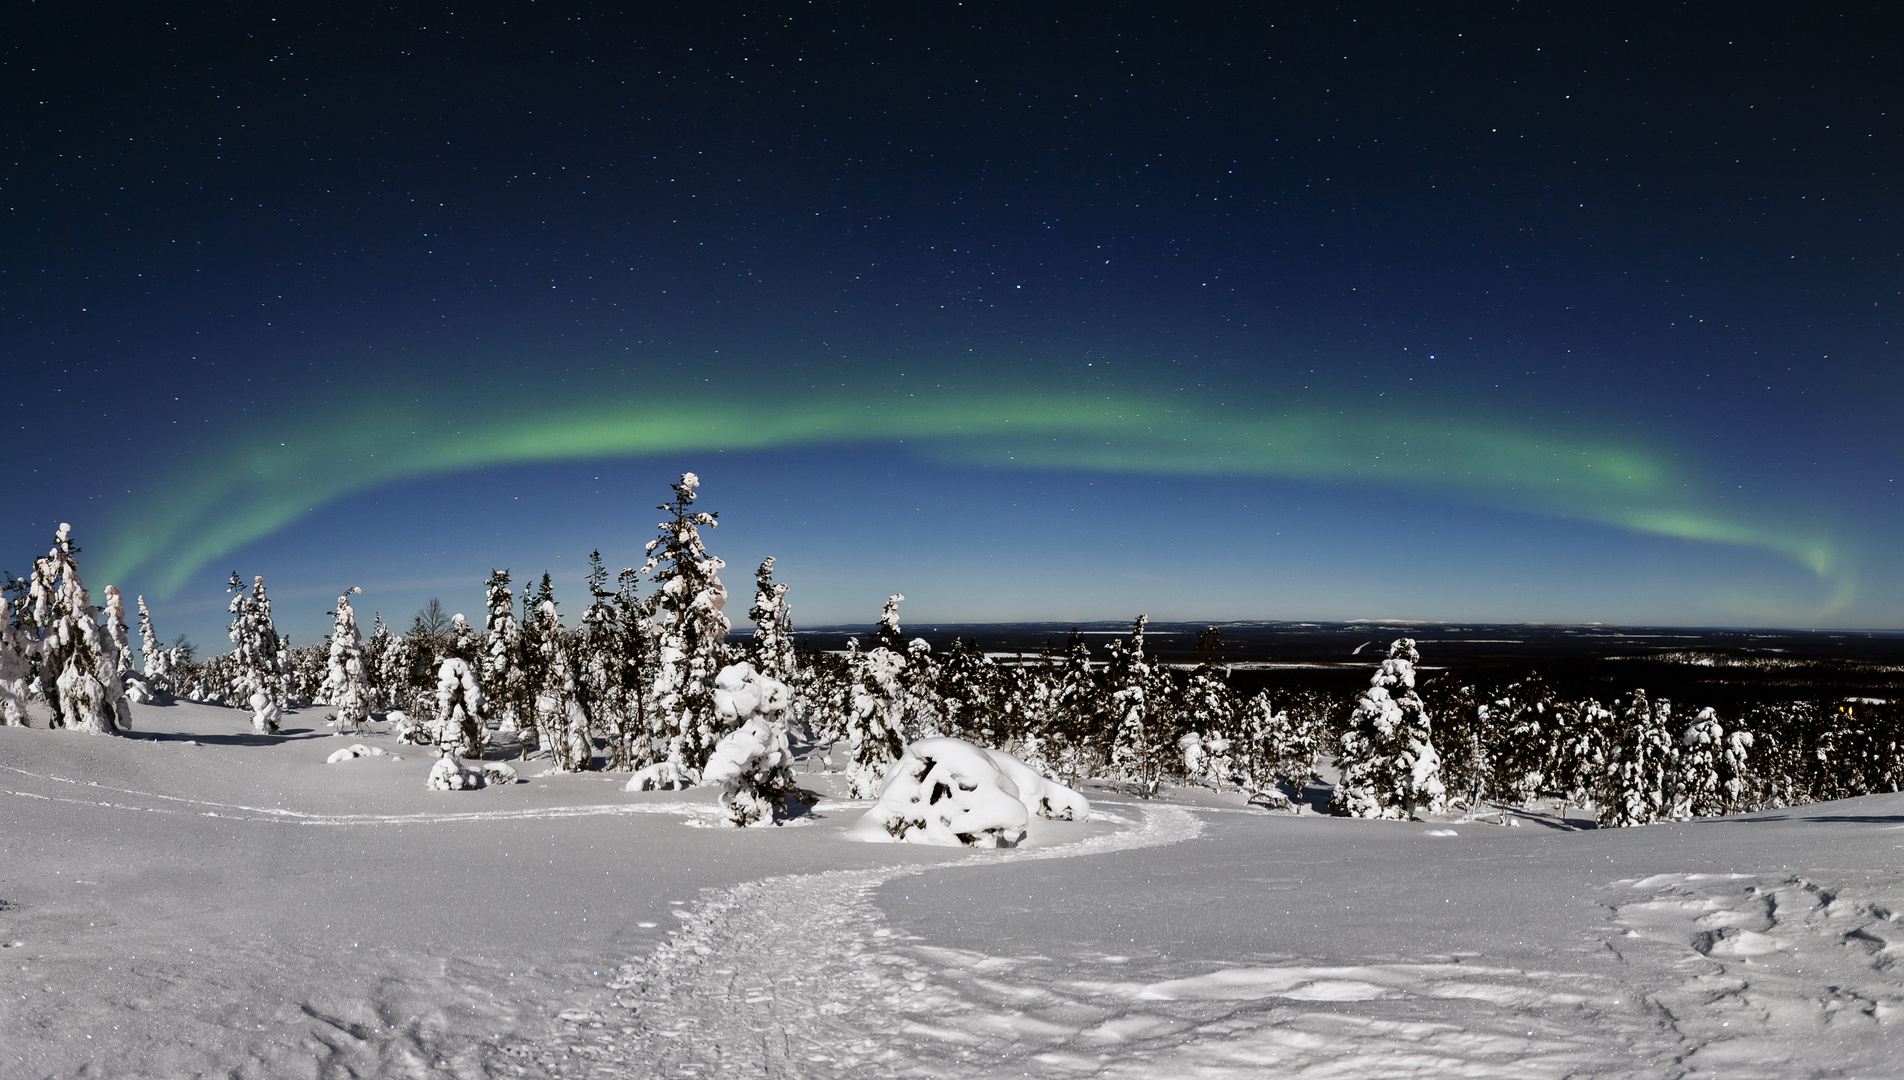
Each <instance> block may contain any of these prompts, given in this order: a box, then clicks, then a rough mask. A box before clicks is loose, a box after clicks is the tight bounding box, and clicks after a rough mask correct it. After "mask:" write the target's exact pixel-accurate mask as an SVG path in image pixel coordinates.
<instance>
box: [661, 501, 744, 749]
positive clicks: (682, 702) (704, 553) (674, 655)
mask: <svg viewBox="0 0 1904 1080" xmlns="http://www.w3.org/2000/svg"><path fill="white" fill-rule="evenodd" d="M700 486H701V478H700V477H698V476H696V475H694V474H693V473H682V474H681V479H680V481H679V482H677V483H676V484H674V485H673V487H674V500H673V501H672V502H668V503H664V504H663V505H661V506H660V507H658V509H660V510H663V511H666V512H667V514H668V520H666V521H663V522H661V524H660V526H659V528H660V531H661V532H660V535H659V536H657V537H656V538H655V539H653V540H650V541H648V546H647V549H646V550H647V554H648V559H647V562H645V563H643V564H642V567H641V572H642V573H644V574H649V575H652V577H653V579H654V581H655V583H656V584H657V585H658V586H659V587H660V588H659V590H658V591H657V593H656V595H655V596H654V599H653V611H652V614H650V615H649V618H648V626H649V633H650V634H652V635H653V637H654V642H655V681H654V707H655V710H656V714H657V719H658V720H659V722H660V723H661V724H662V725H664V728H665V730H666V731H667V732H668V733H669V734H668V758H669V760H671V761H674V762H677V763H678V764H680V765H682V766H683V767H685V768H689V769H693V770H694V771H696V772H699V771H700V770H701V769H702V768H704V767H705V766H706V764H707V758H708V755H709V754H710V753H712V752H713V750H714V744H715V743H716V742H717V741H719V739H720V737H721V735H723V734H725V730H726V729H725V726H724V722H723V721H722V719H721V718H720V717H719V716H718V715H717V714H716V713H715V710H714V676H715V674H716V673H717V672H719V671H720V669H721V668H722V667H723V666H725V665H724V664H723V662H722V661H723V658H724V654H725V642H726V640H727V631H728V628H729V624H728V620H727V616H726V614H724V613H723V612H722V610H721V609H722V608H724V607H726V606H727V587H726V586H725V585H722V584H721V579H720V571H721V570H722V569H723V568H724V567H726V565H727V564H726V563H725V562H723V561H722V560H721V559H719V558H718V557H716V556H714V555H711V554H709V553H708V550H707V546H706V545H705V544H704V543H703V542H702V540H701V529H702V528H704V527H705V528H709V529H711V528H714V527H715V526H716V525H717V524H718V522H717V521H716V518H717V516H718V515H716V514H712V513H708V512H705V511H698V510H695V509H693V506H694V500H695V498H696V489H698V488H699V487H700Z"/></svg>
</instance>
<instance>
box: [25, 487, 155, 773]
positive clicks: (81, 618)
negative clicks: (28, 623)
mask: <svg viewBox="0 0 1904 1080" xmlns="http://www.w3.org/2000/svg"><path fill="white" fill-rule="evenodd" d="M71 532H72V526H71V525H67V524H65V523H63V522H62V523H61V524H60V527H59V535H58V537H57V538H56V539H55V541H54V544H53V549H52V550H51V551H49V552H48V553H47V554H45V555H44V556H42V557H40V558H39V559H37V560H35V561H34V564H33V581H32V585H31V591H32V596H33V619H34V622H35V623H36V624H37V625H38V626H39V628H40V643H39V648H40V670H41V671H42V672H44V673H45V675H48V676H52V683H53V685H52V687H51V691H52V694H53V699H54V700H53V705H54V710H55V714H56V715H55V716H54V718H53V724H54V726H56V727H68V728H72V729H74V730H75V731H87V732H92V733H94V734H98V735H111V734H114V733H115V732H116V731H117V730H118V728H119V727H120V726H121V724H122V723H123V722H125V721H129V720H130V719H131V715H132V714H131V708H130V707H129V706H128V705H127V704H126V698H125V686H124V684H123V683H121V682H120V681H119V670H118V663H117V661H118V654H117V650H116V649H115V647H114V645H113V643H112V638H111V636H110V635H109V634H108V633H107V632H106V630H105V628H104V627H102V626H100V625H99V609H98V608H96V607H94V606H93V605H92V598H91V596H89V595H88V594H87V592H86V586H85V585H84V584H82V583H81V582H80V580H79V560H78V555H79V546H78V545H77V544H74V543H73V541H72V537H71V535H70V534H71Z"/></svg>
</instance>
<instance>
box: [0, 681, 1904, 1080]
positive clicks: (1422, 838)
mask: <svg viewBox="0 0 1904 1080" xmlns="http://www.w3.org/2000/svg"><path fill="white" fill-rule="evenodd" d="M316 713H317V711H316V710H312V711H307V712H305V713H302V714H299V713H292V714H290V715H288V716H287V717H286V718H285V719H284V721H283V724H284V732H285V736H286V737H284V738H282V739H279V738H270V737H266V736H261V735H257V734H255V733H253V732H252V730H251V726H250V722H249V717H248V716H247V715H245V714H243V713H241V712H238V711H235V710H226V709H217V708H210V707H204V706H197V705H189V704H182V705H175V706H165V707H160V706H134V723H135V726H136V728H137V729H138V730H137V732H135V735H134V736H133V737H131V738H125V739H112V738H105V737H100V736H89V735H80V734H74V733H68V732H49V731H46V730H44V729H43V728H34V729H29V730H19V729H0V944H4V945H5V948H4V949H3V950H0V1076H4V1077H8V1078H11V1077H34V1078H38V1077H48V1076H51V1077H65V1076H125V1077H147V1076H149V1077H180V1076H194V1075H216V1076H232V1077H296V1076H405V1077H407V1076H444V1077H479V1076H554V1077H586V1076H656V1075H658V1076H674V1075H678V1076H708V1075H746V1076H786V1077H799V1076H853V1077H858V1076H884V1075H893V1076H944V1077H973V1076H1007V1075H1009V1076H1026V1075H1029V1076H1051V1077H1087V1076H1147V1077H1168V1076H1200V1077H1203V1076H1207V1077H1227V1076H1237V1077H1242V1076H1250V1077H1256V1076H1266V1075H1269V1076H1294V1077H1302V1076H1328V1077H1387V1076H1435V1077H1453V1076H1482V1077H1485V1076H1511V1077H1545V1076H1609V1077H1612V1076H1620V1077H1625V1076H1640V1077H1652V1076H1660V1077H1670V1076H1681V1075H1710V1076H1715V1077H1758V1076H1763V1077H1781V1078H1784V1077H1808V1076H1820V1077H1823V1076H1832V1077H1838V1076H1859V1077H1863V1076H1898V1075H1904V1038H1900V1034H1899V1033H1900V1031H1904V1013H1901V1012H1900V1011H1899V1010H1904V968H1894V967H1892V962H1893V961H1894V960H1896V959H1897V957H1898V955H1899V953H1900V951H1904V921H1900V918H1899V913H1900V912H1904V859H1901V858H1900V851H1901V850H1904V796H1900V795H1882V796H1870V797H1867V798H1863V799H1857V800H1851V801H1847V802H1840V803H1831V804H1824V805H1819V806H1811V807H1804V808H1801V809H1799V810H1795V811H1787V812H1782V813H1777V814H1765V815H1757V816H1754V817H1750V818H1738V819H1728V820H1723V821H1715V822H1702V823H1694V824H1687V825H1660V826H1651V827H1648V828H1644V829H1629V830H1617V831H1609V832H1594V831H1574V830H1571V829H1562V828H1559V827H1557V825H1556V824H1555V823H1553V822H1551V821H1548V822H1542V821H1541V820H1539V819H1528V820H1527V821H1526V823H1525V824H1524V825H1523V826H1522V827H1520V828H1502V827H1500V826H1498V825H1491V824H1479V823H1441V822H1438V823H1431V824H1421V823H1415V824H1407V823H1399V822H1371V821H1353V820H1345V819H1332V818H1327V817H1321V816H1313V815H1303V816H1300V817H1297V816H1291V815H1288V814H1270V813H1266V812H1262V811H1256V810H1247V809H1243V808H1241V807H1240V806H1237V805H1235V804H1236V802H1237V801H1238V800H1235V799H1232V798H1225V797H1219V796H1216V795H1213V794H1211V793H1209V792H1205V791H1192V792H1175V793H1172V792H1169V791H1166V798H1164V799H1161V800H1157V801H1155V802H1151V803H1137V802H1133V801H1130V800H1127V799H1121V798H1119V797H1118V796H1117V795H1116V794H1115V793H1113V792H1108V791H1105V790H1102V789H1089V790H1087V792H1086V793H1087V794H1088V795H1089V796H1090V797H1091V799H1092V803H1093V806H1094V807H1095V808H1096V809H1097V810H1098V811H1099V813H1098V814H1096V815H1094V817H1093V819H1092V820H1090V821H1085V822H1053V821H1044V820H1043V819H1036V818H1034V819H1033V822H1032V826H1031V829H1032V831H1031V836H1030V839H1029V841H1028V843H1027V845H1026V846H1024V847H1020V848H1018V849H1014V850H1004V851H999V850H989V851H970V852H968V851H961V850H957V849H953V850H947V849H943V848H938V849H935V848H920V847H912V846H908V845H903V844H877V845H869V844H859V843H851V842H847V841H846V840H845V839H844V837H843V836H842V833H843V832H844V830H845V829H846V827H847V826H849V825H850V824H852V823H853V822H854V821H855V820H857V819H858V818H859V817H860V816H861V815H863V814H864V813H865V810H866V804H864V803H859V804H848V803H844V802H840V801H823V802H821V803H820V804H819V805H818V806H817V807H816V808H815V812H814V813H813V814H811V815H810V816H808V817H807V818H805V819H802V821H800V822H799V823H797V824H795V825H793V826H791V827H786V828H777V829H747V830H740V829H731V828H725V827H722V826H720V824H719V821H718V817H719V812H718V808H717V807H716V806H715V805H714V794H715V793H714V791H713V789H698V790H690V791H687V792H680V793H628V792H624V791H622V790H621V782H622V781H624V780H625V779H626V777H625V776H612V775H604V774H593V775H590V774H583V775H573V776H570V775H554V776H538V775H537V774H538V773H539V772H541V770H542V765H541V764H540V763H536V762H529V763H517V765H518V768H519V771H520V773H521V776H522V778H523V782H520V783H516V784H511V785H503V786H492V787H488V788H485V789H482V790H477V791H469V792H429V791H426V790H425V789H424V778H425V776H426V775H427V773H428V772H429V769H430V767H431V765H432V763H433V758H434V755H432V754H431V753H430V752H428V751H427V750H424V749H421V748H417V747H411V746H399V745H398V744H397V743H396V742H395V741H394V739H392V738H390V737H389V736H387V735H382V734H378V733H377V732H375V731H374V730H373V731H371V732H368V733H364V734H354V735H352V736H351V737H350V738H349V739H348V740H344V739H338V738H333V737H329V735H328V732H327V731H326V729H323V728H321V727H316V728H314V725H313V717H314V716H315V715H316ZM36 722H38V723H43V722H44V721H43V720H38V721H36ZM374 727H375V725H373V728H374ZM347 742H348V743H356V742H362V743H364V744H366V745H367V746H369V747H373V748H378V749H383V750H384V751H385V753H384V754H381V755H377V754H370V755H365V756H362V757H357V758H353V759H351V760H348V761H343V762H339V763H336V764H326V758H327V757H328V756H329V755H330V753H331V752H332V751H333V750H335V749H337V748H339V747H340V746H343V745H346V744H347ZM525 764H526V767H523V766H524V765H525ZM800 777H801V780H802V782H803V783H807V784H808V785H809V786H812V787H815V788H818V789H821V790H826V788H827V786H828V785H829V784H831V783H833V782H835V781H837V780H838V779H839V778H838V777H827V776H821V775H819V774H813V773H801V774H800Z"/></svg>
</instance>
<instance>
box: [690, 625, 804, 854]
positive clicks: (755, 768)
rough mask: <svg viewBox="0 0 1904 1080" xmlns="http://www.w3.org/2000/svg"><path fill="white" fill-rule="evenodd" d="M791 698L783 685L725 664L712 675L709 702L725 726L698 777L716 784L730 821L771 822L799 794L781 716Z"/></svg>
mask: <svg viewBox="0 0 1904 1080" xmlns="http://www.w3.org/2000/svg"><path fill="white" fill-rule="evenodd" d="M791 703H792V693H791V691H789V690H788V689H787V685H786V684H785V683H783V682H781V681H780V680H778V679H774V678H770V677H769V676H766V675H764V674H761V673H760V672H757V671H755V670H754V666H753V665H752V664H750V663H744V662H743V663H739V664H730V665H728V666H727V667H724V668H722V669H721V670H720V672H719V673H718V674H717V675H715V677H714V707H715V709H716V710H718V711H719V713H720V715H721V716H722V718H723V719H724V720H725V721H726V722H727V724H728V725H729V727H730V730H729V731H728V732H727V734H725V735H723V736H721V741H720V742H718V743H716V744H715V746H714V752H713V754H712V755H710V756H709V757H708V760H707V770H706V772H704V773H703V774H702V777H701V778H702V780H703V781H704V782H706V783H709V784H719V785H721V806H722V808H723V809H725V810H726V811H727V822H728V824H730V825H737V826H748V825H771V824H774V823H775V822H776V821H777V820H778V819H780V818H783V817H785V816H786V815H787V814H788V813H789V812H790V810H791V807H790V805H789V804H790V803H791V802H793V801H795V800H797V799H798V798H799V788H798V787H797V786H795V784H794V779H793V751H792V750H791V749H789V748H788V745H787V728H786V725H785V724H784V723H783V722H782V721H781V719H780V717H781V716H782V714H784V713H785V712H786V709H787V706H788V705H790V704H791Z"/></svg>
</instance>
